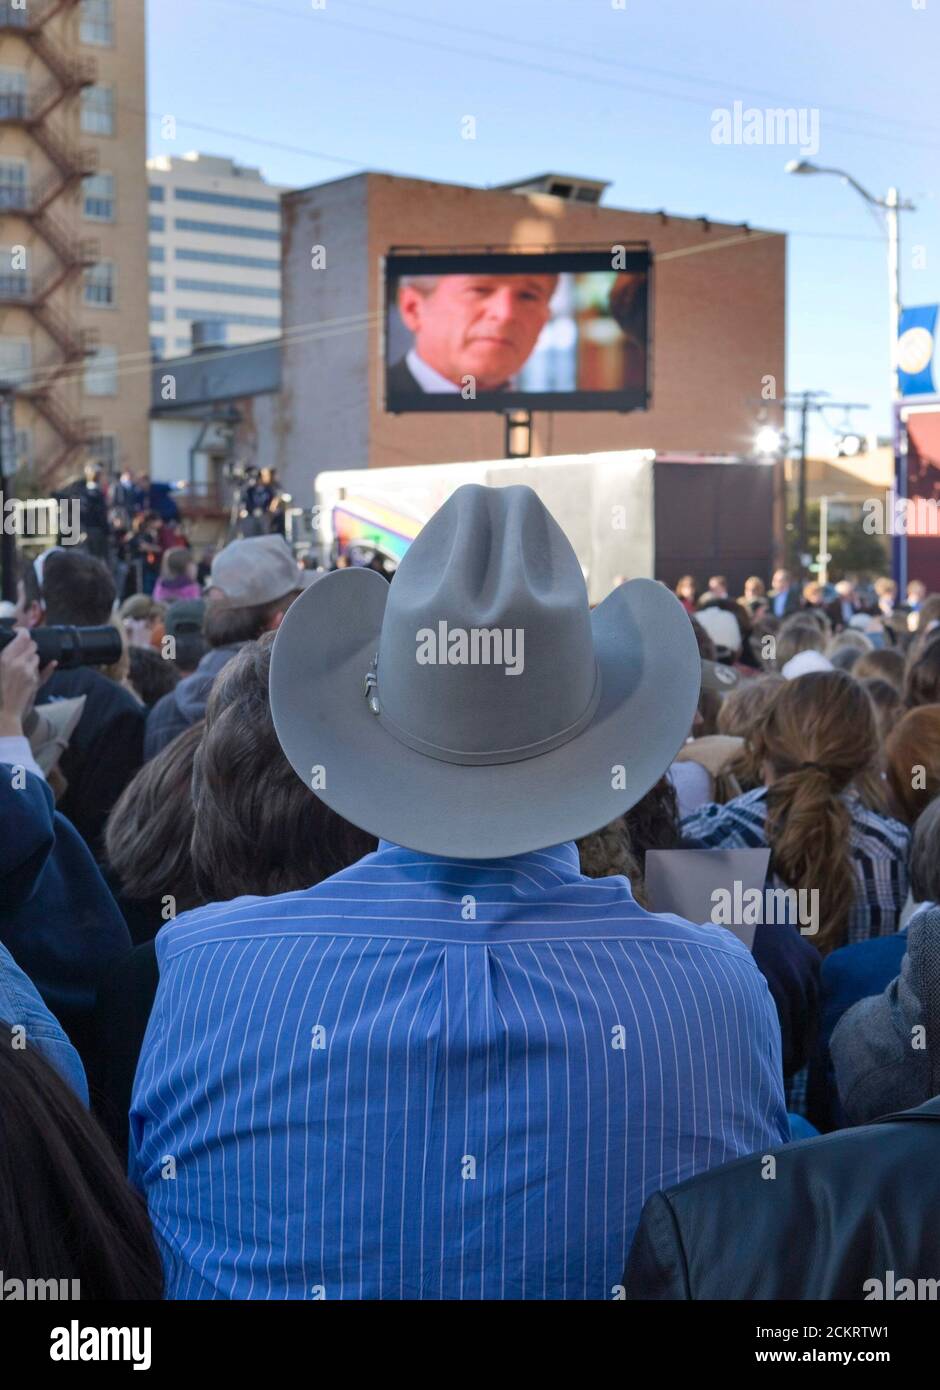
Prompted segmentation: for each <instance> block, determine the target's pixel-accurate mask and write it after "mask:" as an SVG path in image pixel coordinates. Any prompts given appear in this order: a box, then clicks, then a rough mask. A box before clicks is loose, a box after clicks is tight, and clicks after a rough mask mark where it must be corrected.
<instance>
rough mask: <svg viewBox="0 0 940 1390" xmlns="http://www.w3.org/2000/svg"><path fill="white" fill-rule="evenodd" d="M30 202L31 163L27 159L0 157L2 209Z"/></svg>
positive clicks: (17, 206)
mask: <svg viewBox="0 0 940 1390" xmlns="http://www.w3.org/2000/svg"><path fill="white" fill-rule="evenodd" d="M28 203H29V165H28V164H27V162H26V160H25V159H0V211H2V210H3V209H4V208H25V207H27V205H28Z"/></svg>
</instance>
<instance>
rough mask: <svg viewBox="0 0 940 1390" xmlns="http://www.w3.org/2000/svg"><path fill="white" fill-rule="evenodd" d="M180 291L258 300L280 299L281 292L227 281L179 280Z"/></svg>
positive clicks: (177, 284)
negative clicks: (242, 296)
mask: <svg viewBox="0 0 940 1390" xmlns="http://www.w3.org/2000/svg"><path fill="white" fill-rule="evenodd" d="M175 285H176V288H177V289H178V290H189V291H191V292H192V293H193V294H243V295H250V296H251V297H252V298H258V299H280V297H281V291H280V290H279V289H271V288H269V287H268V286H267V285H236V284H233V283H230V282H229V281H227V280H185V279H184V280H177V281H175Z"/></svg>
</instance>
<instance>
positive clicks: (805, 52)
mask: <svg viewBox="0 0 940 1390" xmlns="http://www.w3.org/2000/svg"><path fill="white" fill-rule="evenodd" d="M122 3H143V0H122ZM319 3H321V0H198V2H197V3H194V0H151V3H150V4H149V5H148V7H147V8H148V16H149V18H148V24H149V90H148V100H147V107H148V111H149V113H150V115H151V119H150V123H149V130H150V152H151V153H152V154H155V153H169V154H182V153H184V152H185V151H187V150H191V149H199V150H203V151H205V152H209V153H216V154H225V155H230V156H232V157H233V158H235V159H238V160H240V161H242V162H244V163H250V164H256V165H260V167H261V168H262V169H263V171H264V173H265V175H266V176H267V177H268V178H269V179H271V181H272V182H276V183H283V184H291V185H298V186H302V185H306V184H311V183H318V182H321V181H322V180H325V179H330V178H337V177H341V176H343V175H345V174H350V173H354V172H356V171H357V170H360V169H365V168H370V169H383V170H387V171H390V172H395V173H402V174H412V175H417V176H420V177H424V178H432V179H443V180H453V181H454V182H459V183H469V184H479V185H485V184H493V183H502V182H505V181H506V180H509V179H513V178H517V177H520V176H522V175H525V174H531V173H538V172H542V171H544V170H546V169H556V170H558V171H560V172H565V173H582V174H586V175H590V176H593V177H598V178H606V179H610V180H611V181H612V187H611V188H610V189H609V190H608V193H607V195H606V197H605V201H606V202H607V203H608V204H609V205H612V206H619V207H628V208H638V209H643V208H654V209H658V208H666V209H667V210H669V211H671V212H675V213H682V214H688V215H693V216H702V215H704V216H708V217H711V218H714V219H716V220H727V221H732V222H737V221H747V222H750V223H751V224H752V225H754V226H764V227H771V228H774V229H778V230H782V231H787V232H789V233H791V241H790V254H789V269H788V279H789V303H788V347H789V352H788V381H787V384H788V387H789V389H790V390H791V391H793V390H800V389H803V388H817V389H821V390H826V391H829V392H830V393H831V395H832V397H833V398H834V399H835V400H851V401H867V402H869V403H870V405H871V407H872V408H871V410H870V411H868V412H867V413H865V414H860V415H858V416H857V417H856V424H857V425H858V426H859V427H861V428H863V429H872V428H874V429H877V430H878V431H879V432H880V433H883V432H885V431H886V430H887V429H888V428H889V422H890V408H889V371H888V287H887V270H886V257H887V251H886V244H885V241H884V236H883V231H882V228H881V226H880V225H879V224H878V222H877V221H876V218H875V216H874V215H873V214H872V213H871V212H870V211H869V209H868V208H866V206H865V204H864V203H863V202H862V200H861V199H860V198H859V197H858V196H857V195H856V194H854V193H853V192H852V190H851V189H848V188H846V187H845V186H843V185H842V184H841V183H840V182H839V180H837V179H835V178H828V177H827V178H822V177H817V178H807V177H804V178H794V177H788V176H787V175H785V174H784V172H783V166H784V164H785V163H786V161H787V160H788V159H790V158H793V157H797V156H798V155H799V153H800V151H799V150H798V149H796V148H784V147H781V146H767V145H747V146H743V145H716V144H714V143H713V142H712V140H711V131H712V112H713V111H714V110H716V109H718V108H731V107H732V105H733V103H734V102H735V101H741V102H743V103H744V105H745V107H759V108H765V107H781V106H784V107H797V108H801V107H802V108H807V109H809V110H812V109H816V110H818V112H819V137H820V139H819V150H818V153H817V154H816V155H815V156H814V158H815V159H816V161H817V162H819V163H822V164H828V165H835V166H838V167H841V168H845V169H847V170H849V171H850V172H851V173H852V174H853V175H854V177H855V178H856V179H858V180H859V181H860V182H861V183H862V184H864V185H865V186H866V187H867V188H868V189H869V190H870V191H871V192H873V193H875V194H879V195H880V194H883V193H884V192H885V191H886V189H887V188H888V187H889V185H891V184H895V185H897V186H898V187H899V188H900V189H901V193H902V195H903V196H906V197H909V198H911V199H912V200H913V201H914V202H915V203H916V204H917V207H918V211H917V212H916V213H913V214H909V215H907V216H906V217H904V218H903V219H902V239H903V241H904V243H905V246H904V254H903V260H902V295H903V299H904V302H905V303H907V304H923V303H933V302H936V301H937V300H938V299H940V197H938V178H937V172H938V171H940V109H938V106H937V101H936V92H937V60H938V54H940V0H759V3H755V0H707V3H701V0H622V8H621V7H619V6H620V5H621V0H473V3H472V4H470V3H466V4H448V3H446V0H323V8H316V5H317V4H319ZM921 4H925V5H926V8H919V6H920V5H921ZM615 6H618V7H617V8H615ZM166 114H171V115H173V116H174V117H175V120H176V128H177V138H176V139H175V140H173V141H167V140H164V139H162V138H161V126H160V120H161V117H162V116H164V115H166ZM466 115H473V116H474V117H475V119H476V129H477V138H476V139H475V140H465V139H462V138H461V135H460V126H461V120H462V118H463V117H464V116H466ZM916 247H922V248H924V249H923V251H921V252H918V253H917V255H918V257H919V259H920V260H921V261H923V259H924V258H926V266H925V267H924V268H913V267H912V254H913V253H914V249H915V248H916ZM838 418H839V417H838V415H836V416H834V417H833V419H834V423H838ZM794 423H795V422H794Z"/></svg>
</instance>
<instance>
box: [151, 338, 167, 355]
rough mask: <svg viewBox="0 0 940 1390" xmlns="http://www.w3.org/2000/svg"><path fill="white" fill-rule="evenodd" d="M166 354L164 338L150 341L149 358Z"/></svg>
mask: <svg viewBox="0 0 940 1390" xmlns="http://www.w3.org/2000/svg"><path fill="white" fill-rule="evenodd" d="M165 352H166V338H151V339H150V356H151V357H162V356H163V355H164V353H165Z"/></svg>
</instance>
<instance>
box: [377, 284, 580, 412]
mask: <svg viewBox="0 0 940 1390" xmlns="http://www.w3.org/2000/svg"><path fill="white" fill-rule="evenodd" d="M557 283H558V277H557V275H442V276H441V277H440V278H439V279H438V281H437V284H436V285H435V286H434V288H433V289H431V290H430V291H422V290H421V289H418V288H417V287H416V286H414V285H405V286H403V287H402V289H401V290H400V292H399V298H398V305H399V309H400V311H401V316H402V319H403V321H404V323H405V326H406V327H407V328H409V329H410V330H411V332H412V333H413V334H414V337H415V348H416V349H417V352H418V356H419V357H420V358H421V359H422V360H423V361H424V362H426V363H427V364H428V366H429V367H433V368H434V370H435V371H438V372H440V374H441V375H442V376H445V377H446V378H447V379H448V381H452V382H453V383H454V385H455V386H462V385H463V384H464V378H465V377H467V376H472V377H473V378H474V380H475V381H476V384H477V388H478V389H479V390H481V391H493V390H495V389H496V388H497V387H500V386H502V385H503V384H504V383H505V382H506V381H508V380H509V378H510V377H512V376H514V375H515V373H516V372H518V371H519V369H520V367H521V366H522V365H523V363H524V362H525V361H526V359H527V358H528V357H529V355H530V353H531V352H532V349H533V348H534V347H535V344H536V342H537V340H538V336H539V334H540V333H541V331H542V328H543V327H544V325H545V324H546V323H547V321H548V305H549V300H550V299H551V297H552V295H553V294H554V292H555V286H556V284H557Z"/></svg>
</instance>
